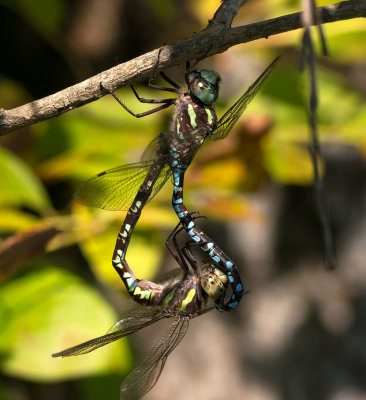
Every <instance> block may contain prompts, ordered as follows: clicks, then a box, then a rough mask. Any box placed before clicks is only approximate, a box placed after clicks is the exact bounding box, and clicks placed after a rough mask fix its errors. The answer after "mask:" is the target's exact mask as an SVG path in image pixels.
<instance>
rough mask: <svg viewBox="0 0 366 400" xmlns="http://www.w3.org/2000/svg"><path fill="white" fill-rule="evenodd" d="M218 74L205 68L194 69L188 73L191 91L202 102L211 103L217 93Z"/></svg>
mask: <svg viewBox="0 0 366 400" xmlns="http://www.w3.org/2000/svg"><path fill="white" fill-rule="evenodd" d="M219 82H220V76H219V74H218V73H217V72H214V71H210V70H207V69H196V70H195V71H193V72H191V73H190V74H189V75H188V84H189V89H190V91H191V93H192V94H193V95H194V96H195V97H197V98H198V99H199V100H201V101H202V103H204V104H212V103H214V102H215V100H216V99H217V96H218V94H219Z"/></svg>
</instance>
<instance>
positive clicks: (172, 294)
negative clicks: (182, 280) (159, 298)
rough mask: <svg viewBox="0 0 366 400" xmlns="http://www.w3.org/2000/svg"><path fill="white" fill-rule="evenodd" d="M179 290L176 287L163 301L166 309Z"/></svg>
mask: <svg viewBox="0 0 366 400" xmlns="http://www.w3.org/2000/svg"><path fill="white" fill-rule="evenodd" d="M176 290H177V288H176V287H175V288H174V289H173V290H172V291H171V292H169V293H168V294H167V295H166V296H165V297H164V300H163V306H164V307H166V306H167V305H168V303H169V301H170V300H171V299H172V297H173V296H174V293H175V291H176Z"/></svg>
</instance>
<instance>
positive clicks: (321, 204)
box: [302, 0, 336, 269]
mask: <svg viewBox="0 0 366 400" xmlns="http://www.w3.org/2000/svg"><path fill="white" fill-rule="evenodd" d="M303 5H304V13H303V15H302V22H303V25H304V36H303V54H304V56H306V60H305V61H306V63H307V65H308V68H309V80H310V96H309V125H310V144H309V152H310V156H311V160H312V164H313V171H314V190H315V201H316V206H317V209H318V216H319V220H320V224H321V227H322V231H323V243H324V250H325V259H326V264H327V266H328V268H329V269H334V268H335V267H336V259H335V255H334V243H333V234H332V229H331V225H330V220H329V216H328V211H327V207H326V204H325V194H324V185H323V180H322V178H321V177H320V174H319V159H320V158H321V150H320V141H319V135H318V122H317V110H318V90H317V80H316V55H315V50H314V45H313V40H312V36H311V30H310V26H311V25H315V24H317V26H318V31H319V33H320V40H321V43H322V48H323V53H326V52H327V50H326V42H325V37H324V35H323V31H322V29H321V24H320V23H319V21H318V16H317V15H316V8H315V3H314V0H303Z"/></svg>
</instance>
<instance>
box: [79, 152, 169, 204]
mask: <svg viewBox="0 0 366 400" xmlns="http://www.w3.org/2000/svg"><path fill="white" fill-rule="evenodd" d="M167 159H168V156H164V157H160V158H155V159H152V160H149V161H142V162H138V163H134V164H127V165H122V166H120V167H117V168H113V169H110V170H108V171H105V172H102V173H100V174H98V175H96V176H95V177H93V178H91V179H89V180H88V181H86V182H85V183H84V184H83V185H82V186H81V187H80V189H79V190H78V191H77V192H76V195H75V197H76V199H77V200H78V201H80V202H81V203H83V204H86V205H89V206H93V207H99V208H104V209H106V210H112V211H119V210H127V209H128V208H129V207H130V206H131V204H132V201H133V199H134V198H135V196H136V194H137V192H138V190H139V188H140V186H141V185H142V183H143V182H144V180H145V178H146V176H147V175H148V173H149V172H153V174H152V176H153V177H154V179H152V181H154V180H155V183H154V185H153V186H152V191H151V194H150V196H149V198H148V201H150V200H151V199H152V198H153V197H154V196H155V195H156V193H157V192H158V191H159V190H160V189H161V188H162V186H163V185H164V184H165V182H166V181H167V180H168V179H169V177H170V175H171V171H170V169H169V166H168V165H167ZM157 167H160V168H157ZM154 169H155V173H154Z"/></svg>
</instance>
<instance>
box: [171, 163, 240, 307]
mask: <svg viewBox="0 0 366 400" xmlns="http://www.w3.org/2000/svg"><path fill="white" fill-rule="evenodd" d="M184 174H185V169H179V168H175V170H174V171H173V182H174V192H173V200H172V204H173V208H174V210H175V212H176V213H177V215H178V218H179V220H180V221H181V223H182V225H183V226H184V228H185V229H186V231H187V233H188V235H189V236H190V237H191V238H192V239H193V240H194V241H195V242H196V243H197V245H198V246H200V248H201V249H202V250H203V251H204V252H206V253H207V254H208V255H209V256H210V257H211V259H212V260H213V261H214V262H215V265H217V266H218V268H220V269H221V270H222V271H223V272H224V273H225V274H227V276H228V279H229V282H230V286H231V288H232V292H233V294H232V296H231V298H230V300H229V302H228V303H227V304H223V302H222V299H220V300H218V302H216V308H217V309H218V310H219V311H228V310H232V309H234V308H236V307H237V305H238V304H239V301H240V300H241V298H242V296H243V294H244V288H243V284H242V282H241V278H240V275H239V272H238V269H237V267H236V265H235V264H234V262H233V261H232V260H231V259H230V258H229V257H228V256H227V255H226V254H225V253H224V252H223V251H222V250H221V249H220V248H219V247H218V246H217V245H216V244H215V243H214V242H213V241H212V240H211V238H210V237H209V236H208V235H207V234H206V233H205V232H203V231H202V230H201V229H200V228H199V227H198V226H197V225H196V224H195V222H194V219H193V218H192V216H191V214H190V213H189V212H188V210H187V208H186V207H185V205H184V203H183V184H184Z"/></svg>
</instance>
